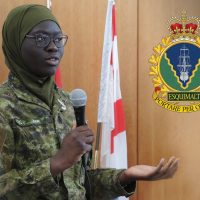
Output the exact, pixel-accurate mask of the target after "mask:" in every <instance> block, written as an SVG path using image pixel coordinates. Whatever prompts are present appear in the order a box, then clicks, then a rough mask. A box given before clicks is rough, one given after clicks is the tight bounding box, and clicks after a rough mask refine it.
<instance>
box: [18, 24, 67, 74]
mask: <svg viewBox="0 0 200 200" xmlns="http://www.w3.org/2000/svg"><path fill="white" fill-rule="evenodd" d="M33 36H34V37H33ZM35 36H36V37H37V38H35ZM61 36H62V31H61V30H60V28H59V26H58V25H57V24H56V23H55V22H53V21H50V20H49V21H43V22H41V23H39V24H38V25H36V26H35V27H34V28H33V29H32V30H31V31H30V32H29V33H28V34H27V36H26V37H25V39H24V41H23V43H22V46H21V53H22V58H23V62H24V64H25V65H26V67H27V70H28V71H29V72H30V73H33V74H34V75H35V76H38V77H48V76H51V75H53V74H55V71H56V69H57V67H58V64H59V63H60V60H61V58H62V56H63V53H64V47H59V48H58V47H57V46H58V45H57V46H56V45H55V43H54V40H53V39H56V41H57V39H59V38H61ZM48 37H50V39H51V41H50V42H49V44H48V43H46V42H43V39H45V41H46V38H48ZM48 39H49V38H48ZM48 39H47V41H48ZM36 40H37V41H36ZM46 44H47V45H46ZM45 45H46V46H45Z"/></svg>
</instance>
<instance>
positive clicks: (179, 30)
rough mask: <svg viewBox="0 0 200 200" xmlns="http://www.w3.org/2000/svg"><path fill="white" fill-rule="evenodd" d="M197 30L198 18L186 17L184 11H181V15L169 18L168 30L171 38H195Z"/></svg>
mask: <svg viewBox="0 0 200 200" xmlns="http://www.w3.org/2000/svg"><path fill="white" fill-rule="evenodd" d="M198 30H199V19H198V18H197V17H189V18H188V17H187V13H186V11H185V10H184V11H182V14H181V17H180V18H177V17H172V18H171V19H170V20H169V31H170V35H171V37H172V38H173V39H178V38H191V39H193V38H195V37H196V36H197V34H198Z"/></svg>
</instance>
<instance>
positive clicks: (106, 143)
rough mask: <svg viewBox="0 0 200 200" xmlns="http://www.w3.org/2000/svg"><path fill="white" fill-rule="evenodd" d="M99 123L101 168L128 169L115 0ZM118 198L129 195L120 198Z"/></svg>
mask: <svg viewBox="0 0 200 200" xmlns="http://www.w3.org/2000/svg"><path fill="white" fill-rule="evenodd" d="M98 122H101V123H102V142H101V157H100V165H101V167H103V168H117V169H121V168H127V142H126V131H125V122H124V111H123V106H122V98H121V90H120V77H119V61H118V50H117V34H116V24H115V2H114V0H108V9H107V16H106V25H105V33H104V46H103V55H102V69H101V82H100V94H99V105H98ZM118 199H120V200H122V199H127V198H125V197H119V198H118Z"/></svg>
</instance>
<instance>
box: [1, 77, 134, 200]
mask: <svg viewBox="0 0 200 200" xmlns="http://www.w3.org/2000/svg"><path fill="white" fill-rule="evenodd" d="M74 120H75V118H74V110H73V107H72V106H71V103H70V101H69V95H68V94H67V93H64V92H63V91H62V90H60V89H58V88H55V94H54V100H53V106H52V108H51V109H50V108H49V107H48V106H47V105H46V104H45V103H44V102H42V101H41V100H40V99H38V98H37V97H36V96H34V95H33V94H31V93H30V92H29V91H28V90H27V89H26V88H24V86H23V85H22V84H21V82H20V81H19V80H18V79H17V78H16V77H14V76H13V75H10V76H9V79H8V81H7V82H5V83H4V84H3V85H1V86H0V200H17V199H19V200H37V199H39V200H47V199H48V200H85V199H86V197H85V187H84V181H85V173H84V169H83V167H82V163H81V161H79V162H77V163H76V164H75V165H73V166H72V167H71V168H69V169H67V170H65V171H64V172H63V173H62V174H60V175H59V176H57V177H56V179H55V178H53V177H52V176H51V173H50V158H51V157H52V156H53V155H55V153H56V152H57V150H58V149H59V147H60V143H61V141H62V139H63V137H64V136H65V135H66V134H67V133H68V132H69V131H70V130H71V128H72V126H73V123H74ZM120 172H121V170H115V169H96V170H88V177H89V180H90V185H91V199H92V200H100V199H101V200H109V199H113V198H115V197H117V196H121V195H125V196H129V195H131V194H132V193H133V191H134V187H135V183H134V184H133V188H132V190H131V191H130V192H127V191H126V190H125V189H124V188H123V187H121V186H120V184H119V182H118V176H119V174H120Z"/></svg>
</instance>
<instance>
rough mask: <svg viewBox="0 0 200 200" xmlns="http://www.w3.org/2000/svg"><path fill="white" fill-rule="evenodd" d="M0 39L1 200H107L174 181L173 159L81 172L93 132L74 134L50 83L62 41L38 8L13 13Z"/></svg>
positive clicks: (60, 95) (63, 99)
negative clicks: (144, 183)
mask: <svg viewBox="0 0 200 200" xmlns="http://www.w3.org/2000/svg"><path fill="white" fill-rule="evenodd" d="M2 36H3V44H2V46H3V52H4V55H5V62H6V65H7V66H8V68H9V70H10V73H9V77H8V80H7V81H6V82H5V83H4V84H3V85H1V87H0V199H1V200H3V199H6V200H15V199H20V200H36V199H39V200H42V199H43V200H47V199H48V200H67V199H70V200H85V199H94V200H98V199H101V200H103V199H105V200H109V199H113V198H115V197H118V196H130V195H131V194H133V192H134V189H135V181H136V180H158V179H163V178H169V177H172V176H173V174H174V173H175V171H176V169H177V166H178V160H177V159H176V158H174V157H172V158H171V159H170V160H169V161H168V162H166V163H165V162H164V160H161V161H160V163H159V164H158V165H157V166H145V165H138V166H133V167H131V168H129V169H127V170H115V169H96V170H91V169H87V170H85V168H84V167H83V164H82V160H81V159H80V158H81V157H82V155H83V154H85V153H86V152H89V151H90V150H91V148H92V147H91V145H92V143H93V140H94V136H93V133H92V131H91V130H90V129H89V128H88V127H87V126H80V127H77V128H73V127H74V124H75V117H74V111H73V107H72V105H71V103H70V101H69V95H68V94H67V93H65V92H63V91H62V90H60V89H58V88H57V87H56V85H55V83H54V74H55V71H56V68H57V66H58V64H59V62H60V60H61V58H62V55H63V52H64V45H65V44H66V42H67V36H66V35H64V34H63V33H62V31H61V28H60V26H59V24H58V22H57V20H56V19H55V17H54V16H53V15H52V13H51V12H50V11H49V10H48V9H47V8H46V7H45V6H41V5H23V6H20V7H17V8H15V9H13V10H12V11H11V12H10V13H9V15H8V17H7V19H6V21H5V23H4V26H3V31H2ZM86 177H87V178H86ZM85 183H86V184H85ZM86 185H87V187H86ZM86 191H87V195H86Z"/></svg>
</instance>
